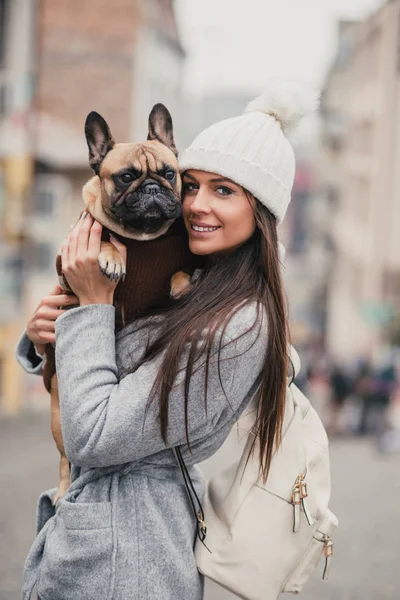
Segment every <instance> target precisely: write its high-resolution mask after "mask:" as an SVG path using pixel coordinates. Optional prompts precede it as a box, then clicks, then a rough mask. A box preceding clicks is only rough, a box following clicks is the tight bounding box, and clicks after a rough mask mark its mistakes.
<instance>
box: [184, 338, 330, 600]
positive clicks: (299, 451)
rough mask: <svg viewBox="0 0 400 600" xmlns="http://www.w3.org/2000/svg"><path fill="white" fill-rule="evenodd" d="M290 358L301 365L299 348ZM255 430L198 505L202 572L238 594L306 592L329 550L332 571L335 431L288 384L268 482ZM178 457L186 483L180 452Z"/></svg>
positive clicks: (257, 599)
mask: <svg viewBox="0 0 400 600" xmlns="http://www.w3.org/2000/svg"><path fill="white" fill-rule="evenodd" d="M291 358H292V362H293V363H294V365H295V372H298V367H299V359H298V356H297V353H296V352H295V351H294V349H292V354H291ZM296 366H297V368H296ZM254 435H255V432H254V431H253V430H252V429H251V430H250V432H249V433H248V438H247V443H246V446H245V448H244V451H243V453H242V456H241V459H240V461H239V463H238V464H237V463H236V464H234V465H232V466H231V467H229V468H227V469H226V470H224V471H222V472H220V473H218V475H216V476H214V477H212V478H211V479H210V480H209V481H208V482H207V491H206V496H205V500H204V503H203V506H202V507H201V505H200V508H199V509H198V510H197V511H196V512H197V519H198V528H199V538H200V539H198V540H197V542H196V548H195V556H196V563H197V566H198V569H199V570H200V572H201V573H203V574H204V575H205V576H206V577H208V578H210V579H212V580H213V581H214V582H216V583H217V584H219V585H221V586H222V587H224V588H226V589H227V590H229V591H230V592H232V593H233V594H236V595H237V596H239V598H242V599H243V600H275V599H276V598H277V597H278V595H279V594H280V593H281V592H292V593H298V592H300V591H301V589H302V588H303V586H304V584H305V583H306V581H307V580H308V579H309V577H310V576H311V575H312V573H313V572H314V570H315V568H316V566H317V564H318V562H319V560H320V558H321V557H322V555H324V556H325V568H324V571H323V578H324V579H326V578H327V576H328V570H329V566H330V561H331V556H332V540H331V534H332V532H333V531H334V529H335V528H336V527H337V525H338V521H337V518H336V517H335V515H334V514H333V513H332V512H331V511H330V510H329V509H328V502H329V497H330V469H329V453H328V438H327V435H326V432H325V429H324V427H323V425H322V423H321V420H320V418H319V416H318V415H317V413H316V411H315V410H314V408H313V407H312V406H311V404H310V402H309V400H308V399H307V398H306V397H305V396H304V394H303V393H302V392H301V391H300V390H299V389H298V388H297V387H296V386H295V385H294V384H293V383H292V384H290V385H288V388H287V397H286V409H285V418H284V424H283V438H282V445H281V447H280V448H279V450H278V451H277V452H276V453H275V455H274V456H273V458H272V462H271V468H270V472H269V475H268V479H267V482H266V483H265V484H264V483H263V482H262V480H261V479H260V477H259V461H258V452H257V448H256V449H255V452H254V453H253V454H252V455H251V457H250V459H249V460H248V454H249V449H250V448H251V444H252V443H253V440H254ZM177 459H178V462H179V465H180V467H181V469H182V472H184V471H185V473H184V477H185V475H186V477H185V482H186V484H187V483H188V481H187V477H188V473H187V471H186V469H185V466H184V464H182V463H183V461H182V458H181V456H180V453H179V454H178V455H177ZM189 482H190V480H189ZM187 487H188V486H187ZM188 491H189V489H188ZM192 494H193V488H192ZM189 495H190V494H189ZM191 501H192V505H193V507H194V502H193V500H191ZM201 540H202V541H201Z"/></svg>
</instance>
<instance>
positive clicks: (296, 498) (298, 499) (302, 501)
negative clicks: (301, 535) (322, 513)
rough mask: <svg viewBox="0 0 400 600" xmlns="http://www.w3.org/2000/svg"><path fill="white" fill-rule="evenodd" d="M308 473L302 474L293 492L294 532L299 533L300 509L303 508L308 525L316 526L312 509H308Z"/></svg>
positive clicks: (295, 483)
mask: <svg viewBox="0 0 400 600" xmlns="http://www.w3.org/2000/svg"><path fill="white" fill-rule="evenodd" d="M306 473H307V472H304V473H300V475H299V476H298V477H297V479H296V481H295V482H294V486H293V490H292V504H293V532H294V533H297V532H298V531H300V515H301V511H300V507H301V506H302V507H303V512H304V514H305V516H306V519H307V523H308V524H309V525H314V521H313V518H312V516H311V513H310V509H309V507H308V502H307V500H306V499H307V498H308V490H307V483H306V482H305V481H304V479H305V477H306Z"/></svg>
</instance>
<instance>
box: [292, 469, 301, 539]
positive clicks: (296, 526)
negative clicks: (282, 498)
mask: <svg viewBox="0 0 400 600" xmlns="http://www.w3.org/2000/svg"><path fill="white" fill-rule="evenodd" d="M292 504H293V533H297V532H298V531H300V505H301V493H300V477H298V478H297V479H296V482H295V484H294V487H293V492H292Z"/></svg>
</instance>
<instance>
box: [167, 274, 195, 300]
mask: <svg viewBox="0 0 400 600" xmlns="http://www.w3.org/2000/svg"><path fill="white" fill-rule="evenodd" d="M190 279H191V277H190V275H189V274H188V273H185V272H184V271H178V273H175V275H172V277H171V281H170V284H171V291H170V295H171V297H172V298H179V297H180V296H184V295H185V294H186V293H187V292H188V291H189V290H190V288H191V284H190Z"/></svg>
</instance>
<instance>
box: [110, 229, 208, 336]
mask: <svg viewBox="0 0 400 600" xmlns="http://www.w3.org/2000/svg"><path fill="white" fill-rule="evenodd" d="M105 233H106V234H107V230H105ZM113 235H114V236H115V237H117V238H118V239H119V240H120V241H121V242H122V243H123V244H125V245H126V247H127V249H128V257H127V265H126V278H125V281H124V282H120V283H119V284H118V286H117V288H116V291H115V294H114V306H115V307H116V308H117V313H116V314H117V318H116V330H117V331H118V330H119V329H121V328H122V327H123V326H124V324H125V325H127V324H128V323H130V322H132V321H133V320H135V319H136V318H138V317H140V316H141V315H142V314H143V313H144V312H145V311H146V310H148V309H149V308H153V307H156V306H160V305H162V304H163V303H165V301H167V300H168V297H169V291H170V280H171V277H172V275H174V274H175V273H176V272H177V271H182V270H183V271H185V272H188V273H192V272H193V271H194V270H195V268H197V266H198V264H200V263H199V259H198V257H196V256H194V255H193V254H192V253H191V252H190V250H189V245H188V240H187V232H186V229H185V226H184V224H183V221H182V219H177V220H176V221H175V223H174V224H173V225H172V226H171V227H170V229H169V230H168V231H167V233H166V234H165V235H163V236H161V237H160V238H157V239H155V240H150V241H147V242H146V241H138V240H132V239H128V238H122V237H121V236H116V235H115V233H113ZM122 314H123V317H124V318H123V319H122Z"/></svg>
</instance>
